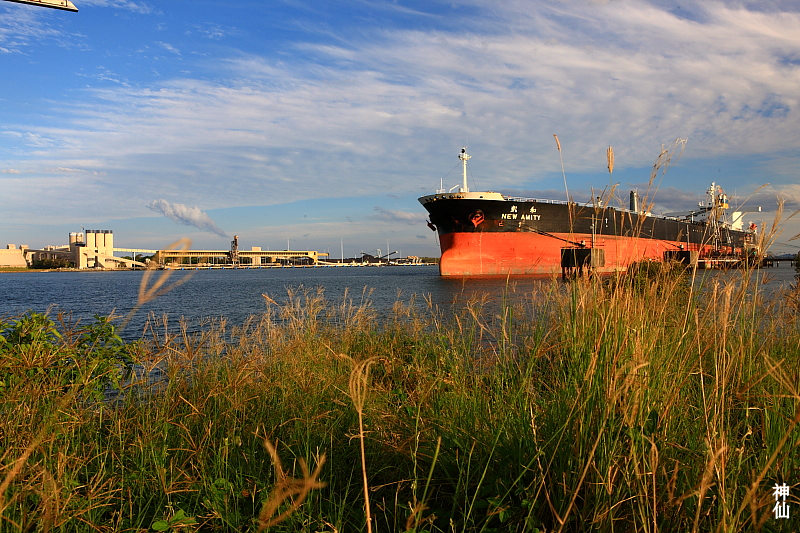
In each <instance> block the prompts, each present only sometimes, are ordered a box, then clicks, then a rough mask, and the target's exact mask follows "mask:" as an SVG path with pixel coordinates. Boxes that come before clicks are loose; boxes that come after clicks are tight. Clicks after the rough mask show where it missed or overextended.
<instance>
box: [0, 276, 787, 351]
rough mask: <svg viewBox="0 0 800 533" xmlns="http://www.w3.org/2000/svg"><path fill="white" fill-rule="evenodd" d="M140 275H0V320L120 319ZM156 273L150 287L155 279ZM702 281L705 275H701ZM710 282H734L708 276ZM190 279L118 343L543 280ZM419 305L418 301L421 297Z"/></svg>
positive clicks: (142, 313)
mask: <svg viewBox="0 0 800 533" xmlns="http://www.w3.org/2000/svg"><path fill="white" fill-rule="evenodd" d="M143 274H144V273H143V272H142V271H119V272H93V271H92V272H10V273H0V318H2V317H8V316H15V315H19V314H22V313H25V312H26V311H29V310H33V311H37V312H45V311H48V310H49V311H50V314H51V316H55V314H56V313H58V312H66V313H70V314H71V315H72V318H73V319H74V320H77V319H81V320H86V319H91V318H92V317H93V315H95V314H100V315H108V314H110V313H112V312H114V313H116V314H117V315H122V316H124V315H126V314H127V313H128V312H129V311H130V310H131V309H132V308H133V306H134V305H135V303H136V299H137V295H138V292H139V285H140V283H141V281H142V276H143ZM158 274H160V273H155V274H154V275H153V276H152V277H151V278H150V282H151V283H152V282H153V281H154V280H155V279H157V277H158ZM706 275H708V274H706ZM712 275H717V276H725V275H737V274H736V273H732V274H731V273H718V272H717V273H713V274H712ZM760 275H762V276H764V277H765V279H766V281H767V283H766V287H767V288H768V290H770V291H777V290H779V289H780V288H781V287H784V286H786V285H788V284H789V283H792V282H794V276H795V271H794V269H793V268H791V267H790V266H789V265H788V264H784V265H782V266H780V267H777V268H771V269H765V270H762V271H761V274H760ZM186 276H192V277H191V279H189V280H188V281H187V282H186V283H184V284H183V285H181V286H179V287H177V288H175V289H174V290H172V291H170V292H168V293H167V294H165V295H163V296H160V297H158V298H156V299H155V300H153V301H151V302H149V303H147V304H145V305H144V306H143V307H142V308H141V309H140V310H139V311H138V312H137V313H136V315H135V316H134V318H133V320H132V321H131V323H130V324H129V325H128V327H127V328H126V329H125V331H124V332H122V333H123V336H124V337H126V338H135V337H138V336H139V335H140V334H141V331H142V328H143V326H144V322H145V320H146V319H147V317H148V315H150V314H151V313H152V314H155V315H157V316H161V315H164V314H166V315H167V316H168V317H169V319H170V321H171V323H173V324H174V325H175V326H177V323H178V319H179V318H180V317H184V318H185V319H186V320H187V322H188V324H189V328H190V330H197V329H200V328H201V327H202V326H203V325H204V324H206V323H207V322H208V319H209V318H219V317H225V318H226V319H227V321H228V323H229V324H234V325H238V324H241V323H243V322H244V321H245V319H246V318H247V317H249V316H251V315H254V314H259V313H262V312H264V310H265V309H266V304H265V302H264V298H263V297H262V294H265V293H266V294H268V295H270V297H272V298H274V299H275V300H276V301H278V302H282V301H285V300H286V294H287V290H288V289H298V288H300V287H305V288H309V289H316V288H317V287H322V288H323V290H324V294H325V297H326V299H327V300H328V301H330V302H332V303H339V302H341V301H342V299H343V298H344V297H345V294H347V297H348V298H349V299H352V300H353V302H354V303H358V302H359V301H360V299H361V295H362V291H364V289H365V288H366V289H367V291H369V299H370V301H371V304H372V306H373V307H374V308H375V310H376V312H377V313H378V314H379V316H380V315H383V316H385V315H388V314H389V313H390V312H391V309H392V306H393V305H394V303H395V302H396V301H398V300H402V301H408V300H409V299H410V297H411V296H412V295H416V296H418V297H421V296H429V297H430V299H431V300H432V302H433V303H434V304H435V305H437V306H439V307H440V308H441V309H442V310H445V311H446V310H447V309H448V308H449V307H452V306H453V305H462V304H463V302H464V301H466V300H467V299H469V298H471V297H481V298H485V299H488V300H489V301H490V302H491V301H493V300H494V301H499V299H501V298H502V297H503V296H504V294H505V295H508V294H509V292H511V293H513V294H514V295H516V296H517V297H524V295H526V294H529V293H530V292H531V291H532V290H533V289H534V285H535V284H540V283H549V281H542V280H534V279H518V280H516V281H513V282H512V283H511V285H510V287H509V284H507V283H506V281H505V280H468V281H460V280H445V279H441V278H440V277H439V274H438V269H437V268H436V267H432V266H403V267H362V268H331V267H328V268H325V267H322V268H282V269H275V268H272V269H253V270H249V269H240V270H197V271H176V272H174V273H173V274H172V276H171V277H170V279H169V281H168V283H172V282H174V281H176V280H180V279H184V278H185V277H186ZM419 300H420V303H421V298H419Z"/></svg>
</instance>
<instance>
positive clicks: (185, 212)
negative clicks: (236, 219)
mask: <svg viewBox="0 0 800 533" xmlns="http://www.w3.org/2000/svg"><path fill="white" fill-rule="evenodd" d="M147 207H148V209H152V210H153V211H155V212H157V213H161V214H162V215H164V216H165V217H168V218H171V219H172V220H174V221H175V222H179V223H181V224H186V225H189V226H194V227H196V228H199V229H201V230H205V231H210V232H211V233H216V234H217V235H219V236H221V237H228V234H227V233H225V232H224V231H222V230H221V229H220V228H219V227H218V226H217V225H216V224H215V223H214V221H213V220H211V217H210V216H208V215H207V214H206V213H204V212H203V211H201V210H200V208H199V207H189V206H188V205H183V204H171V203H169V202H168V201H166V200H164V199H163V198H162V199H158V200H153V201H152V202H150V203H149V204H147Z"/></svg>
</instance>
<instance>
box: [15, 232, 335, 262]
mask: <svg viewBox="0 0 800 533" xmlns="http://www.w3.org/2000/svg"><path fill="white" fill-rule="evenodd" d="M115 253H127V254H129V256H131V257H133V258H134V259H136V258H137V255H145V254H146V255H150V256H152V257H150V258H149V259H148V260H147V262H143V261H135V260H131V259H126V258H123V257H117V256H115V255H114V254H115ZM327 255H328V254H327V253H326V252H318V251H316V250H262V248H261V247H260V246H253V247H252V248H251V249H250V250H240V249H239V237H238V235H235V236H234V238H233V241H231V248H230V250H181V249H166V250H148V249H139V248H115V247H114V233H113V232H112V231H111V230H107V229H101V230H86V231H85V232H76V233H70V234H69V244H66V245H61V246H45V247H44V248H42V249H39V250H33V249H30V248H29V247H28V246H26V245H22V246H20V247H17V246H16V245H14V244H9V245H7V246H6V249H5V250H0V267H15V268H25V267H30V266H32V265H35V264H45V265H53V266H69V267H72V268H78V269H102V270H106V269H118V268H132V267H147V266H148V263H150V262H154V263H155V264H156V265H157V266H159V267H163V268H182V267H185V266H190V265H191V266H195V267H201V266H202V267H212V268H213V267H219V268H223V267H261V266H277V265H316V264H318V263H319V261H320V258H321V257H327Z"/></svg>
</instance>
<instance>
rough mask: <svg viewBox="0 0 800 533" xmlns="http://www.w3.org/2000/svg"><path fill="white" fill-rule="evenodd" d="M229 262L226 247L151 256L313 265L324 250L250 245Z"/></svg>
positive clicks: (166, 261) (170, 261) (167, 260)
mask: <svg viewBox="0 0 800 533" xmlns="http://www.w3.org/2000/svg"><path fill="white" fill-rule="evenodd" d="M236 256H237V257H236V259H237V261H236V262H233V260H232V257H231V251H230V250H158V251H156V253H155V254H154V255H153V257H152V261H155V262H156V263H158V264H159V265H163V266H165V267H171V266H172V267H180V266H186V265H198V266H199V265H202V266H215V265H219V266H223V265H227V266H262V265H263V266H266V265H281V264H298V265H303V264H305V265H316V264H318V263H319V262H320V258H321V257H327V256H328V253H327V252H318V251H316V250H262V249H261V248H260V247H258V246H254V247H253V248H252V249H250V250H238V251H237V254H236Z"/></svg>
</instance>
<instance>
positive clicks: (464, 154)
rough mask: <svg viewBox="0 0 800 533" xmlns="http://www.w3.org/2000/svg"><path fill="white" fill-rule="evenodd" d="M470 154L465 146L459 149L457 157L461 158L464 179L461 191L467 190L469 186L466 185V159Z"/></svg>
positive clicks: (467, 159)
mask: <svg viewBox="0 0 800 533" xmlns="http://www.w3.org/2000/svg"><path fill="white" fill-rule="evenodd" d="M470 157H472V156H471V155H469V154H468V153H467V149H466V148H462V149H461V153H460V154H458V158H459V159H460V160H461V164H462V166H463V167H464V179H463V182H462V185H461V192H469V186H468V185H467V161H469V159H470Z"/></svg>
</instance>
